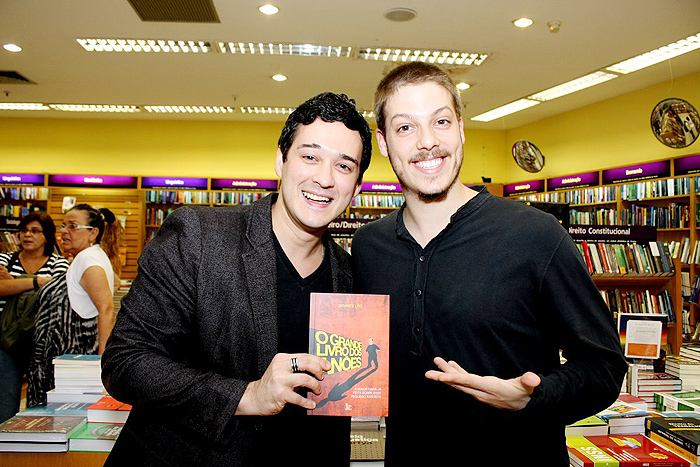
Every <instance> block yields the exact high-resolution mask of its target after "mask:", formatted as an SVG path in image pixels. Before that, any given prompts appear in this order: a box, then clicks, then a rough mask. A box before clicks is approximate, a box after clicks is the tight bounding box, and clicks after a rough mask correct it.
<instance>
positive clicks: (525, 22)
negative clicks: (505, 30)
mask: <svg viewBox="0 0 700 467" xmlns="http://www.w3.org/2000/svg"><path fill="white" fill-rule="evenodd" d="M533 22H534V21H532V20H531V19H530V18H518V19H516V20H515V21H513V24H514V25H515V26H517V27H519V28H527V27H529V26H532V23H533Z"/></svg>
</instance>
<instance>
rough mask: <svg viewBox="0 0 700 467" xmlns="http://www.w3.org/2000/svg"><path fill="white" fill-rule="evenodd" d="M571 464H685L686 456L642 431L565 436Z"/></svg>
mask: <svg viewBox="0 0 700 467" xmlns="http://www.w3.org/2000/svg"><path fill="white" fill-rule="evenodd" d="M566 447H567V450H568V451H569V463H570V465H572V466H576V467H579V466H596V465H608V466H621V467H623V466H630V467H631V466H635V467H637V466H641V465H643V466H649V467H654V466H657V467H688V466H689V463H688V461H687V460H686V459H684V458H683V457H681V456H680V455H677V454H675V453H673V452H671V451H670V450H669V449H666V448H664V447H662V446H659V445H658V444H656V443H654V442H653V441H652V440H651V439H649V438H648V437H646V436H644V435H642V434H636V435H602V436H585V437H584V436H574V437H570V438H566Z"/></svg>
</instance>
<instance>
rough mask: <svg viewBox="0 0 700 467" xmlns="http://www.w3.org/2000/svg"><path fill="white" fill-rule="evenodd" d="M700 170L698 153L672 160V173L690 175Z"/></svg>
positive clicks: (699, 155)
mask: <svg viewBox="0 0 700 467" xmlns="http://www.w3.org/2000/svg"><path fill="white" fill-rule="evenodd" d="M698 172H700V154H696V155H694V156H687V157H681V158H679V159H674V160H673V173H674V175H690V174H695V173H698Z"/></svg>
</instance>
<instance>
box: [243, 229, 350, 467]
mask: <svg viewBox="0 0 700 467" xmlns="http://www.w3.org/2000/svg"><path fill="white" fill-rule="evenodd" d="M273 238H274V241H275V251H276V253H277V310H278V312H277V323H278V326H277V328H278V349H279V352H284V353H308V348H309V303H310V295H311V292H332V291H333V282H332V276H331V266H330V258H329V255H328V248H325V252H324V255H323V261H322V262H321V265H320V266H319V267H318V269H316V271H314V272H313V273H312V274H310V275H309V276H307V277H301V276H300V275H299V273H298V272H297V270H296V269H295V268H294V265H293V264H292V263H291V261H290V260H289V258H287V255H286V254H285V253H284V250H282V247H281V246H280V244H279V242H278V241H277V239H276V238H275V237H274V235H273ZM331 241H332V240H331ZM300 392H301V393H302V394H303V393H305V392H306V391H304V390H300ZM262 438H263V439H265V445H264V446H262V447H261V449H260V455H259V456H258V458H257V459H256V462H257V463H258V464H259V465H265V466H267V465H285V466H288V465H297V464H295V463H294V462H297V461H298V462H299V465H303V466H305V467H308V465H309V461H310V460H311V459H313V458H314V456H319V457H318V459H319V460H320V459H322V460H323V463H324V465H329V466H336V465H349V464H350V419H349V417H326V416H309V415H307V413H306V409H303V408H301V407H299V406H295V405H288V406H286V407H285V408H284V410H282V412H281V413H280V414H278V415H275V416H273V417H269V420H266V423H265V436H263V437H262ZM310 447H312V448H311V449H310ZM302 450H307V451H309V457H306V456H303V455H300V451H302Z"/></svg>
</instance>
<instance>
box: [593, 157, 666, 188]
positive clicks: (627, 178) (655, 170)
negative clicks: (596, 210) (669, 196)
mask: <svg viewBox="0 0 700 467" xmlns="http://www.w3.org/2000/svg"><path fill="white" fill-rule="evenodd" d="M670 175H671V161H670V160H667V161H658V162H647V163H646V164H637V165H629V166H627V167H617V168H615V169H607V170H603V184H604V185H609V184H611V183H619V182H631V181H634V180H646V179H652V178H663V177H669V176H670Z"/></svg>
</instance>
